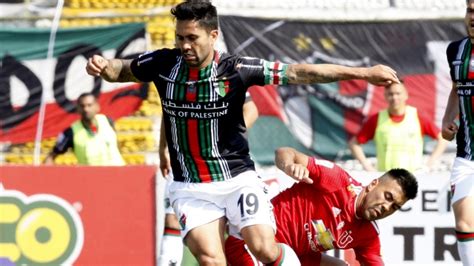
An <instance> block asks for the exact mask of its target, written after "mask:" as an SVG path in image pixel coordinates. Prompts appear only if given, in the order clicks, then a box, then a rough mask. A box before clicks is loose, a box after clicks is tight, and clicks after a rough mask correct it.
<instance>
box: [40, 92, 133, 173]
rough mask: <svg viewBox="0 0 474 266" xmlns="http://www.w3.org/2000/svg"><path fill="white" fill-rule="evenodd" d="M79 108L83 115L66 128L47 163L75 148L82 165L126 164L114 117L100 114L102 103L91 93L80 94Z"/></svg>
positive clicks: (49, 155) (47, 158)
mask: <svg viewBox="0 0 474 266" xmlns="http://www.w3.org/2000/svg"><path fill="white" fill-rule="evenodd" d="M77 111H78V113H79V114H80V115H81V119H80V120H78V121H76V122H74V123H73V124H72V125H71V126H70V127H69V128H67V129H66V130H64V132H62V133H61V134H60V135H59V136H58V138H57V142H56V145H55V146H54V148H53V150H52V151H51V152H50V153H49V154H48V156H47V157H46V159H45V164H53V163H54V159H55V158H56V157H57V156H58V155H59V154H63V153H65V152H66V151H67V150H68V149H69V148H72V150H73V151H74V155H75V156H76V158H77V161H78V163H79V164H82V165H125V162H124V160H123V158H122V156H121V155H120V152H119V149H118V146H117V135H116V133H115V130H114V125H113V122H112V120H111V119H109V118H108V117H106V116H105V115H103V114H99V111H100V106H99V103H98V101H97V98H96V96H95V95H94V94H92V93H89V92H87V93H83V94H81V95H80V96H79V98H77Z"/></svg>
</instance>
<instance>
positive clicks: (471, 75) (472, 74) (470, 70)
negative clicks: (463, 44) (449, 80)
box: [467, 50, 474, 79]
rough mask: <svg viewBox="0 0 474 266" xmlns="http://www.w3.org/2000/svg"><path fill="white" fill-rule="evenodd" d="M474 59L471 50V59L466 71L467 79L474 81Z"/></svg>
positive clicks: (473, 53)
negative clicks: (473, 60)
mask: <svg viewBox="0 0 474 266" xmlns="http://www.w3.org/2000/svg"><path fill="white" fill-rule="evenodd" d="M473 58H474V50H471V58H470V59H469V67H468V69H467V78H468V79H474V71H473V65H472V64H473V62H472V59H473Z"/></svg>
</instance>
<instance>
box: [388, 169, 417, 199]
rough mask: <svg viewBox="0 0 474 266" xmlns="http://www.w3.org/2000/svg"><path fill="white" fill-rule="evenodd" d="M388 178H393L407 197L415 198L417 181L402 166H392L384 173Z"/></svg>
mask: <svg viewBox="0 0 474 266" xmlns="http://www.w3.org/2000/svg"><path fill="white" fill-rule="evenodd" d="M386 175H388V176H389V177H390V178H392V179H395V180H396V181H397V182H398V184H400V186H401V187H402V190H403V192H404V193H405V197H406V198H407V199H414V198H416V194H417V192H418V182H417V181H416V178H415V176H414V175H413V174H412V173H410V172H409V171H407V170H405V169H402V168H394V169H392V170H390V171H388V172H387V173H386Z"/></svg>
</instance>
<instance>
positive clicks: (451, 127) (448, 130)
mask: <svg viewBox="0 0 474 266" xmlns="http://www.w3.org/2000/svg"><path fill="white" fill-rule="evenodd" d="M458 130H459V127H458V125H456V123H454V122H449V123H443V127H442V129H441V136H443V139H445V140H448V141H451V140H453V139H454V136H455V135H456V133H457V132H458Z"/></svg>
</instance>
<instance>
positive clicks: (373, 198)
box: [358, 176, 407, 221]
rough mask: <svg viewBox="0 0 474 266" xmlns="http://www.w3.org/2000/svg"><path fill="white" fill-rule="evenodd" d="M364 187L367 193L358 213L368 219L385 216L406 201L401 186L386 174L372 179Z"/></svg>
mask: <svg viewBox="0 0 474 266" xmlns="http://www.w3.org/2000/svg"><path fill="white" fill-rule="evenodd" d="M365 189H366V191H367V194H366V197H365V199H364V202H363V203H362V205H361V206H360V208H361V211H360V212H358V213H359V215H362V218H364V219H366V220H369V221H373V220H378V219H382V218H385V217H387V216H389V215H391V214H393V213H394V212H395V211H397V210H399V209H400V208H401V207H402V206H403V204H405V202H407V198H406V197H405V194H404V193H403V190H402V187H401V186H400V185H399V184H398V182H397V181H396V180H394V179H393V178H390V177H387V176H385V177H382V178H379V179H375V180H373V181H372V182H371V183H370V184H369V185H368V186H367V187H366V188H365Z"/></svg>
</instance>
